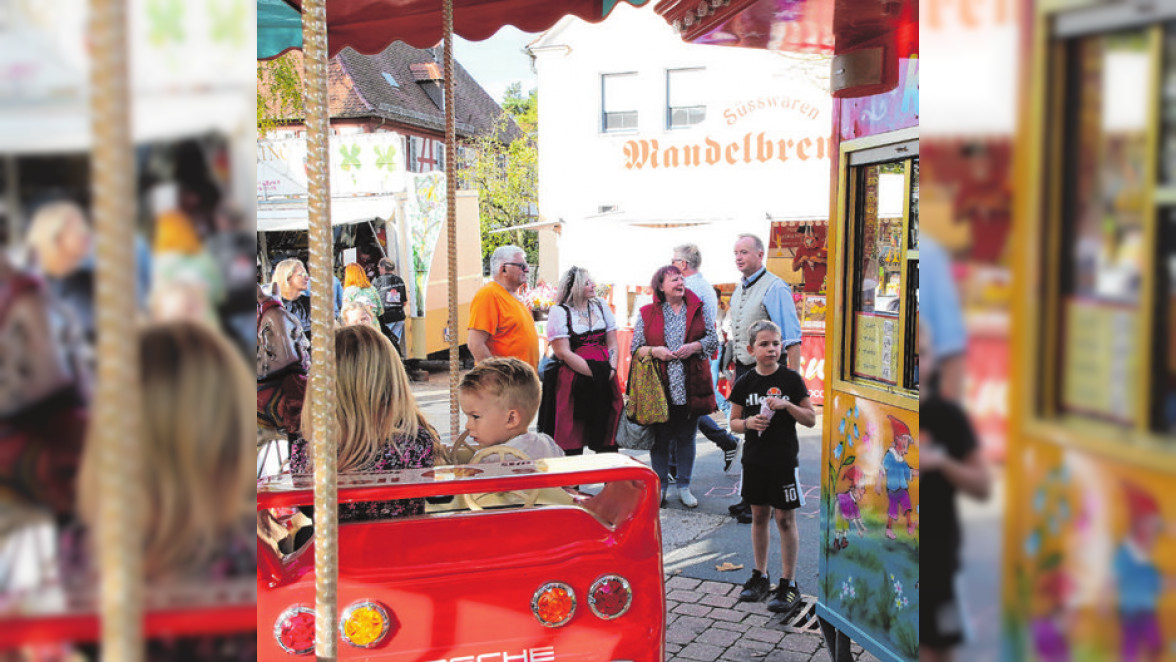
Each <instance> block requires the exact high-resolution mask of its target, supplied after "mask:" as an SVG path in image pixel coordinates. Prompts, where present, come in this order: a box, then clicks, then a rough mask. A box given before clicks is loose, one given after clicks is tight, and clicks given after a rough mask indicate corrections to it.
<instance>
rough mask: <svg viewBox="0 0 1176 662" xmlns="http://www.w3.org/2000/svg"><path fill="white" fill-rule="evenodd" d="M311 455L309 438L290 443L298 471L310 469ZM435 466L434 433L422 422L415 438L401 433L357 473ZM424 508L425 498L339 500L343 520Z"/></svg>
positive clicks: (396, 514)
mask: <svg viewBox="0 0 1176 662" xmlns="http://www.w3.org/2000/svg"><path fill="white" fill-rule="evenodd" d="M310 457H311V453H310V448H309V443H308V442H307V441H306V440H305V439H299V440H297V441H295V442H294V443H293V444H291V447H290V470H291V471H292V472H293V473H295V474H305V473H310V472H311V462H310ZM431 466H433V436H432V434H431V433H430V432H429V430H428V428H426V427H425V426H424V425H422V426H421V427H420V431H419V432H417V436H416V438H415V439H411V438H408V437H397V439H396V443H395V444H385V445H384V446H383V447H382V448H381V449H380V452H379V453H378V454H377V455H376V458H375V459H374V460H372V461H371V462H369V463H368V464H367V465H366V466H364V467H363V468H362V469H359V470H358V471H357V472H356V473H360V472H380V471H397V470H399V469H426V468H428V467H431ZM424 512H425V500H424V499H398V500H393V501H367V502H360V503H341V504H339V521H340V522H363V521H367V520H376V519H388V518H391V517H403V516H406V515H421V514H424Z"/></svg>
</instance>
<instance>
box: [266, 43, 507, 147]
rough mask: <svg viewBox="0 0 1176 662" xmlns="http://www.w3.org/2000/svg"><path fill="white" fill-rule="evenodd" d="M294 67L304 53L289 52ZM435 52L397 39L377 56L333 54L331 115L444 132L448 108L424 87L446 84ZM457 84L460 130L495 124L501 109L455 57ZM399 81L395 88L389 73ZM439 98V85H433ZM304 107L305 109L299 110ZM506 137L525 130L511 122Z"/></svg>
mask: <svg viewBox="0 0 1176 662" xmlns="http://www.w3.org/2000/svg"><path fill="white" fill-rule="evenodd" d="M287 57H293V58H294V62H295V66H296V67H298V68H301V64H302V53H301V52H300V51H291V52H290V53H289V54H288V55H287ZM439 57H440V50H439V49H438V51H437V58H435V57H434V54H433V51H432V50H428V49H417V48H412V47H411V46H408V45H406V44H404V43H402V42H399V41H398V42H394V43H393V44H392V45H391V46H389V47H388V48H386V49H384V51H383V52H382V53H378V54H376V55H361V54H360V53H357V52H356V51H354V50H352V49H350V48H346V49H344V50H342V51H340V53H339V54H338V55H337V56H335V57H334V58H331V62H330V66H329V71H328V90H329V91H328V95H329V99H330V109H331V117H333V118H363V117H375V118H383V119H387V120H388V121H390V122H394V123H397V124H402V125H406V126H409V127H414V128H418V129H422V130H425V131H430V132H441V133H443V132H444V131H445V111H444V110H443V109H442V108H441V106H440V105H439V104H438V103H435V102H434V101H433V99H432V98H431V96H430V94H429V91H426V89H425V87H426V86H437V87H439V86H440V85H441V84H442V81H443V79H444V70H443V67H442V65H441V64H440V63H439V62H438V61H437V60H438V59H439ZM454 74H455V78H456V81H455V82H456V85H457V134H458V136H459V137H462V138H468V137H472V136H476V135H481V134H483V133H485V132H486V131H489V130H490V129H492V128H494V123H495V121H496V120H497V118H498V117H499V115H500V114H501V113H502V108H501V107H499V105H498V104H497V103H496V102H495V101H494V99H493V98H492V97H491V96H490V95H489V93H487V92H486V90H484V89H482V86H481V85H479V84H478V82H477V81H476V80H474V79H473V77H472V76H470V74H469V73H468V72H467V71H466V70H465V69H464V68H463V67H462V66H461V64H460V63H458V62H454ZM389 76H390V77H391V78H392V79H393V80H395V81H396V84H397V85H396V87H393V86H392V84H391V83H390V82H389V81H388V77H389ZM430 91H431V92H432V93H433V96H435V97H436V98H437V100H438V101H440V100H441V99H442V97H441V95H440V94H438V90H436V89H434V90H430ZM299 110H301V109H299ZM509 134H510V135H508V136H506V138H507V139H508V140H513V139H514V138H516V137H518V136H521V135H522V133H521V132H520V131H519V130H518V128H517V127H516V126H514V124H513V123H511V125H510V130H509Z"/></svg>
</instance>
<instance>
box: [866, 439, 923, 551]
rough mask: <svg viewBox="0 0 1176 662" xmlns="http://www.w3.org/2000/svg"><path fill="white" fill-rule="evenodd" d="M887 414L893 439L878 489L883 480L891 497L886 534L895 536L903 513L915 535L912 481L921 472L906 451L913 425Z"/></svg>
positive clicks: (884, 460) (910, 530)
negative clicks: (912, 513) (895, 525)
mask: <svg viewBox="0 0 1176 662" xmlns="http://www.w3.org/2000/svg"><path fill="white" fill-rule="evenodd" d="M887 418H888V419H890V429H891V432H892V437H893V440H894V441H893V443H892V445H891V446H890V448H889V449H887V451H886V455H885V456H883V458H882V468H881V470H880V471H879V480H878V486H877V488H875V489H876V490H877V491H878V492H879V493H880V492H881V490H882V485H883V483H885V485H886V491H887V493H888V494H889V501H890V507H889V509H888V510H887V511H886V515H887V517H886V537H887V538H890V539H891V540H894V538H895V535H894V531H893V526H894V521H895V520H897V519H899V518H901V517H903V515H905V516H906V522H907V535H912V536H913V535H914V534H915V524H914V521H912V519H911V510H912V509H911V494H910V482H911V480H912V479H913V478H914V477H915V476H917V475H919V472H918V471H915V470H913V469H911V465H909V464H907V459H906V455H907V451H909V450H910V447H911V441H912V440H913V438H912V437H911V429H910V428H909V427H907V424H906V423H903V422H902V421H900V420H899V419H897V418H895V417H893V416H887Z"/></svg>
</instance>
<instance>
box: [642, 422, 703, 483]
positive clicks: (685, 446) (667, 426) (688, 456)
mask: <svg viewBox="0 0 1176 662" xmlns="http://www.w3.org/2000/svg"><path fill="white" fill-rule="evenodd" d="M696 434H698V416H696V415H694V414H692V413H691V412H690V408H689V407H687V406H686V405H670V420H668V421H666V422H665V423H658V424H656V425H654V426H653V435H654V442H653V448H652V449H650V451H649V459H650V460H651V461H652V462H653V470H654V472H656V473H657V477H658V479H659V480H660V481H661V485H662V489H665V487H666V485H669V468H670V450H671V448H672V449H673V453H674V459H675V461H676V464H677V467H678V469H677V471H678V473H677V476H678V477H677V479H676V482H677V484H678V487H680V488H681V487H689V486H690V475H691V474H692V473H694V437H695V435H696Z"/></svg>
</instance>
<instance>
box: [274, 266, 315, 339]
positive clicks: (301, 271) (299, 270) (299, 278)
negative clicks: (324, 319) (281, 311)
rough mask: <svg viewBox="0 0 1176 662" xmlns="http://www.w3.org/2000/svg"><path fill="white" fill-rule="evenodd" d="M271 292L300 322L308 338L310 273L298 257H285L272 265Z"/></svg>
mask: <svg viewBox="0 0 1176 662" xmlns="http://www.w3.org/2000/svg"><path fill="white" fill-rule="evenodd" d="M273 284H274V289H273V292H272V294H273V295H275V296H277V297H278V298H279V299H281V300H282V305H283V306H285V307H286V310H288V311H290V312H291V313H293V315H294V316H295V317H297V318H298V321H299V322H300V323H301V324H302V332H303V333H305V334H306V339H307V340H310V295H309V294H307V290H308V288H310V273H309V272H308V271H307V270H306V265H304V264H302V260H299V259H298V258H294V257H292V258H287V259H285V260H282V261H281V262H279V263H278V265H277V266H276V267H274V278H273Z"/></svg>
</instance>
